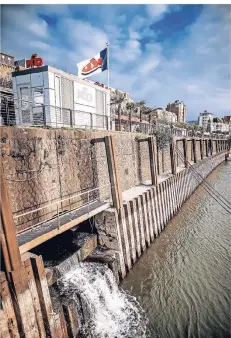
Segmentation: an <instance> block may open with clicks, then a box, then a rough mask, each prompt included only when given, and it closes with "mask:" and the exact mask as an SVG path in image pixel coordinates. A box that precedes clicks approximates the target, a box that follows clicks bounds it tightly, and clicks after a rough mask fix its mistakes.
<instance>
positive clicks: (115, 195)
mask: <svg viewBox="0 0 231 338" xmlns="http://www.w3.org/2000/svg"><path fill="white" fill-rule="evenodd" d="M104 140H105V147H106V154H107V163H108V172H109V177H110V182H111V192H112V201H113V206H114V207H115V208H116V209H117V210H119V209H121V208H122V206H123V203H122V191H121V185H120V178H119V170H118V160H117V156H116V150H115V143H114V138H113V136H105V138H104Z"/></svg>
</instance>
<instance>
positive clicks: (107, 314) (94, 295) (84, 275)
mask: <svg viewBox="0 0 231 338" xmlns="http://www.w3.org/2000/svg"><path fill="white" fill-rule="evenodd" d="M62 272H63V271H62ZM58 285H59V289H60V292H61V294H62V295H63V296H65V298H69V299H73V300H74V301H75V302H76V306H77V307H78V308H79V309H80V307H81V309H82V320H81V322H82V324H81V332H80V336H81V337H86V338H122V337H123V338H147V337H148V333H147V320H146V318H145V316H144V312H143V310H142V308H141V307H140V305H139V303H138V302H137V301H136V299H135V297H133V296H131V295H129V294H128V293H125V292H124V291H122V290H121V289H120V288H119V287H118V285H117V283H116V280H115V278H114V276H113V273H112V271H111V270H110V269H109V268H108V267H107V266H105V265H102V264H98V263H79V264H78V265H77V266H76V265H75V268H74V269H72V270H71V271H68V272H66V273H65V275H63V277H62V278H61V279H60V280H59V282H58ZM80 303H81V306H80Z"/></svg>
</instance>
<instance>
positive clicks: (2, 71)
mask: <svg viewBox="0 0 231 338" xmlns="http://www.w3.org/2000/svg"><path fill="white" fill-rule="evenodd" d="M14 70H15V67H14V56H11V55H8V54H5V53H0V85H1V86H2V87H6V88H12V76H11V73H12V72H13V71H14Z"/></svg>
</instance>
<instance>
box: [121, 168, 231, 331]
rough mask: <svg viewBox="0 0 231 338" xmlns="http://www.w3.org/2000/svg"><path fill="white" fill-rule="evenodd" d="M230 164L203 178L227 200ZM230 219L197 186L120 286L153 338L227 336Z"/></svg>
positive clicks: (230, 292)
mask: <svg viewBox="0 0 231 338" xmlns="http://www.w3.org/2000/svg"><path fill="white" fill-rule="evenodd" d="M230 178H231V165H230V163H228V164H227V163H225V164H222V165H220V166H219V167H218V168H217V169H216V170H215V171H214V172H213V173H212V174H211V175H210V176H209V177H208V178H207V180H208V182H209V183H210V184H211V185H212V186H215V188H216V190H217V191H219V192H220V193H221V194H222V195H224V196H225V198H226V199H228V200H231V189H230ZM230 223H231V220H230V214H228V213H227V211H225V210H224V209H222V208H221V206H220V205H219V204H217V203H216V202H215V201H214V199H213V198H212V197H210V196H209V195H208V194H207V193H206V192H205V190H204V189H203V188H202V186H200V187H199V188H198V189H197V190H196V191H195V193H194V194H193V195H192V196H191V197H190V198H189V199H188V200H187V202H186V203H185V204H184V206H183V208H182V210H181V211H180V213H179V214H178V215H177V216H176V217H174V218H173V219H172V220H171V222H170V223H169V225H168V227H167V228H166V229H165V231H164V232H163V233H162V234H161V236H160V237H158V238H157V239H156V240H155V242H154V243H153V244H152V246H151V247H150V248H149V250H148V251H147V254H146V255H145V256H143V257H141V258H140V260H139V262H138V264H137V265H135V266H134V268H133V270H132V271H131V272H130V273H129V275H128V276H127V278H126V279H125V280H124V282H123V288H124V289H127V290H132V294H133V295H135V296H137V297H138V299H139V301H140V303H141V305H142V307H143V308H144V309H145V311H146V313H147V316H148V318H149V321H150V330H151V331H152V337H161V338H162V337H163V338H168V337H170V338H181V337H182V338H185V337H193V338H194V337H195V338H197V337H198V338H213V337H214V338H219V337H221V338H226V337H227V338H228V337H231V335H230V332H231V328H230V322H231V317H230V313H231V308H230V304H231V299H230V295H231V271H230V238H231V229H230Z"/></svg>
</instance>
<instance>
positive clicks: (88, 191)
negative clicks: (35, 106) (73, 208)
mask: <svg viewBox="0 0 231 338" xmlns="http://www.w3.org/2000/svg"><path fill="white" fill-rule="evenodd" d="M108 186H111V184H110V183H108V184H105V185H103V186H100V187H97V188H94V189H90V190H87V191H84V192H82V193H80V194H75V195H73V196H71V197H67V198H64V199H62V200H60V201H57V202H53V203H50V204H48V205H45V206H43V207H40V208H37V209H34V210H31V211H28V212H25V213H23V214H20V215H15V216H14V219H17V218H20V217H23V216H26V215H29V214H32V213H34V212H37V211H39V210H43V209H45V208H47V207H50V206H52V205H57V210H59V208H58V204H59V203H62V202H65V201H68V200H70V199H73V198H75V197H79V196H82V195H85V194H88V203H87V204H89V193H90V192H92V191H95V190H99V189H102V188H105V187H108ZM58 214H59V212H58Z"/></svg>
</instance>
